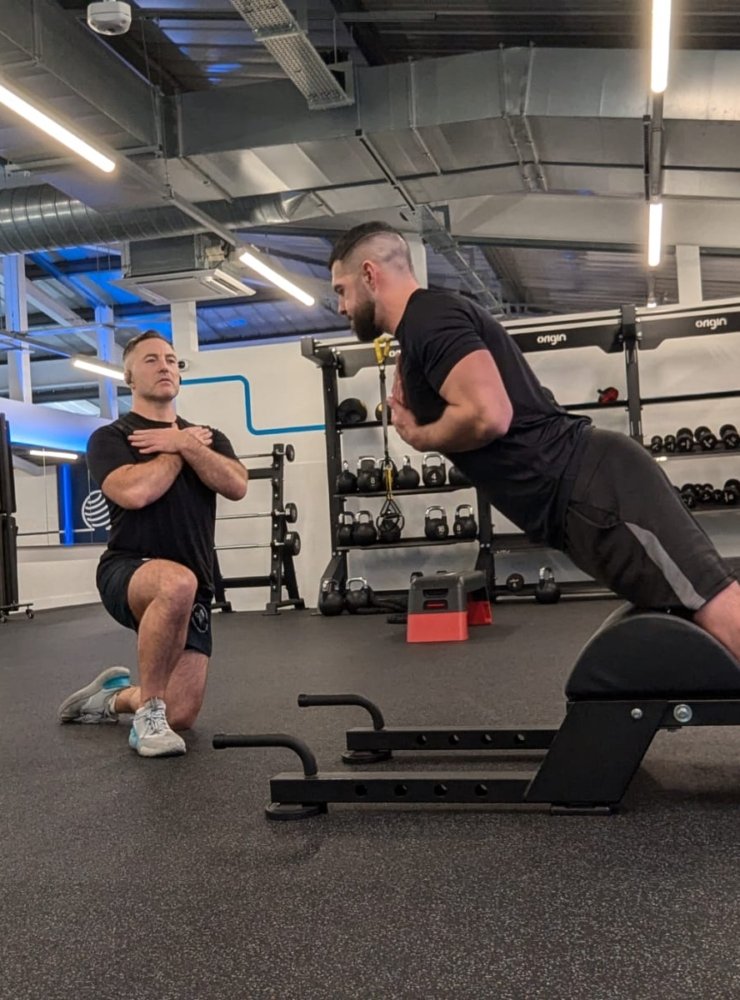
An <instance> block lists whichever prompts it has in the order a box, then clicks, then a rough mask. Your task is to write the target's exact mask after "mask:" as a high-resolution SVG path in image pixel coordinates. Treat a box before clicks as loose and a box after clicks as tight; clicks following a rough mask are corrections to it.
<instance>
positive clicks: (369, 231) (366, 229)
mask: <svg viewBox="0 0 740 1000" xmlns="http://www.w3.org/2000/svg"><path fill="white" fill-rule="evenodd" d="M360 257H368V258H370V259H371V260H374V261H376V262H377V263H379V264H391V265H395V266H396V267H398V268H401V269H403V270H408V271H410V272H411V273H412V274H413V273H414V265H413V264H412V262H411V251H410V250H409V245H408V243H407V242H406V240H405V239H404V238H403V235H402V234H401V233H399V231H398V230H397V229H394V228H393V226H389V225H388V224H387V223H386V222H363V223H362V225H361V226H354V228H352V229H350V230H348V231H347V232H346V233H345V234H344V235H343V236H340V238H339V239H338V240H337V242H336V243H335V244H334V248H333V250H332V252H331V257H330V258H329V268H331V267H332V266H333V265H334V264H336V263H337V262H340V263H342V264H347V265H348V266H351V264H352V263H353V262H355V261H356V260H357V259H359V258H360Z"/></svg>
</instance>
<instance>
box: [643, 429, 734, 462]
mask: <svg viewBox="0 0 740 1000" xmlns="http://www.w3.org/2000/svg"><path fill="white" fill-rule="evenodd" d="M720 444H722V445H723V446H724V448H725V450H726V451H737V449H738V448H740V434H738V431H737V428H736V427H735V425H734V424H723V425H722V426H721V427H720V429H719V435H717V434H714V433H713V432H712V431H711V430H710V429H709V428H708V427H704V426H702V427H697V428H696V430H695V431H692V430H690V428H688V427H680V428H679V429H678V430H677V431H676V433H675V434H666V435H665V437H661V436H660V435H659V434H655V435H653V437H652V438H651V439H650V444H649V445H648V447H649V449H650V451H651V452H652V453H653V455H660V454H662V453H663V452H665V453H666V454H668V455H672V454H676V453H677V452H678V453H681V454H689V453H690V452H692V451H696V450H698V451H714V450H715V448H718V447H719V446H720Z"/></svg>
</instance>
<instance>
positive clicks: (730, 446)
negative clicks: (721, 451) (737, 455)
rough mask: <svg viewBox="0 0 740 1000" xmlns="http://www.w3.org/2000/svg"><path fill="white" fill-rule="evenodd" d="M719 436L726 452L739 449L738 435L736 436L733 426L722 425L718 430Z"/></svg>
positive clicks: (739, 438) (739, 439)
mask: <svg viewBox="0 0 740 1000" xmlns="http://www.w3.org/2000/svg"><path fill="white" fill-rule="evenodd" d="M719 436H720V438H721V439H722V441H723V442H724V445H725V448H727V450H728V451H735V450H736V449H737V448H740V434H738V432H737V427H735V425H734V424H723V425H722V426H721V427H720V429H719Z"/></svg>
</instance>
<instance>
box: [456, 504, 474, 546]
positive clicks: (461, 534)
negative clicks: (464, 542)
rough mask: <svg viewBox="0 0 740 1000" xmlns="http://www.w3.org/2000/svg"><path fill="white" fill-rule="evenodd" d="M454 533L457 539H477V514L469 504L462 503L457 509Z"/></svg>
mask: <svg viewBox="0 0 740 1000" xmlns="http://www.w3.org/2000/svg"><path fill="white" fill-rule="evenodd" d="M452 533H453V535H454V536H455V538H475V537H476V535H477V534H478V525H477V524H476V521H475V514H474V513H473V508H472V507H471V506H470V504H469V503H461V504H459V505H458V506H457V507H456V508H455V520H454V521H453V522H452Z"/></svg>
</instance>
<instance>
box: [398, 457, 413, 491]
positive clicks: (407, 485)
mask: <svg viewBox="0 0 740 1000" xmlns="http://www.w3.org/2000/svg"><path fill="white" fill-rule="evenodd" d="M396 485H397V486H398V488H399V490H415V489H416V487H417V486H418V485H419V473H418V472H417V471H416V469H415V468H414V467H413V465H412V464H411V459H410V458H409V456H408V455H404V456H403V465H402V466H401V468H400V469H399V470H398V475H397V476H396Z"/></svg>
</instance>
